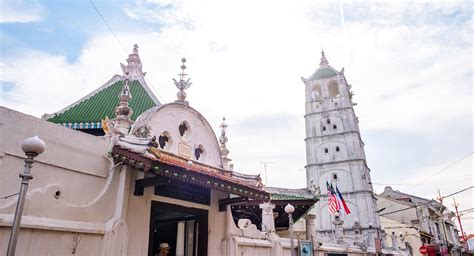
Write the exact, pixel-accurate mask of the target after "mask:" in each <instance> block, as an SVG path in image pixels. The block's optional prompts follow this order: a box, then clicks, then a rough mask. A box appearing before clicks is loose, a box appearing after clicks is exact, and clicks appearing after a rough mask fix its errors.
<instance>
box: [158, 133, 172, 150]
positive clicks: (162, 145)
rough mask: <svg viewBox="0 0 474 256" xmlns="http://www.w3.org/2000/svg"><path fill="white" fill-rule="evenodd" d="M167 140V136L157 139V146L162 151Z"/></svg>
mask: <svg viewBox="0 0 474 256" xmlns="http://www.w3.org/2000/svg"><path fill="white" fill-rule="evenodd" d="M169 140H170V138H169V137H168V136H166V135H160V137H158V144H159V145H160V148H161V149H164V148H165V147H166V144H167V143H168V141H169Z"/></svg>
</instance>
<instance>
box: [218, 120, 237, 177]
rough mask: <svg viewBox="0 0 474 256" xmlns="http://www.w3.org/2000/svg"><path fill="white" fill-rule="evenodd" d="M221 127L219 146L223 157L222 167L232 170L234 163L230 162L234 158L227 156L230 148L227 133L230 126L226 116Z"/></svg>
mask: <svg viewBox="0 0 474 256" xmlns="http://www.w3.org/2000/svg"><path fill="white" fill-rule="evenodd" d="M219 127H220V128H221V136H219V148H220V151H221V158H222V165H223V166H222V167H223V168H224V169H226V170H229V171H230V170H232V169H233V168H234V165H233V164H231V163H230V162H231V161H232V159H230V158H229V157H227V156H228V155H229V150H228V149H227V145H226V144H227V141H228V140H229V139H228V138H227V136H226V134H225V132H226V129H227V127H229V126H228V125H227V124H226V123H225V117H223V118H222V124H221V125H220V126H219Z"/></svg>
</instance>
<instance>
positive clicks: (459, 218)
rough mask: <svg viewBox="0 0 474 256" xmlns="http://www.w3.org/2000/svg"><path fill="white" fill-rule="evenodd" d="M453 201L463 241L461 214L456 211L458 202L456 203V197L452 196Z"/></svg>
mask: <svg viewBox="0 0 474 256" xmlns="http://www.w3.org/2000/svg"><path fill="white" fill-rule="evenodd" d="M453 201H454V204H453V206H454V209H456V217H457V218H458V222H459V228H461V238H462V240H463V241H464V230H462V224H461V216H459V212H458V206H459V204H457V203H456V199H455V198H453Z"/></svg>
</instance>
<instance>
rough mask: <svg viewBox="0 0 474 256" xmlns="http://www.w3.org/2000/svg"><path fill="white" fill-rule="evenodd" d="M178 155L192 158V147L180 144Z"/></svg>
mask: <svg viewBox="0 0 474 256" xmlns="http://www.w3.org/2000/svg"><path fill="white" fill-rule="evenodd" d="M178 155H180V156H184V157H186V158H191V146H189V145H187V144H184V143H179V144H178Z"/></svg>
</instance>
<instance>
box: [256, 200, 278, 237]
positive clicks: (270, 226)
mask: <svg viewBox="0 0 474 256" xmlns="http://www.w3.org/2000/svg"><path fill="white" fill-rule="evenodd" d="M259 206H260V209H262V231H263V232H269V231H273V232H274V231H275V220H274V219H273V209H275V205H274V204H271V203H263V204H259Z"/></svg>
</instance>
